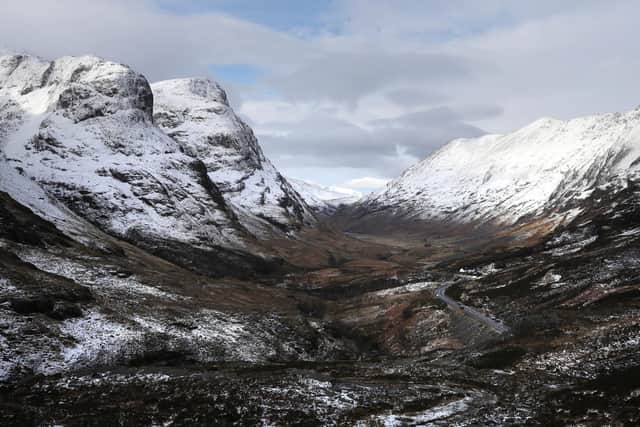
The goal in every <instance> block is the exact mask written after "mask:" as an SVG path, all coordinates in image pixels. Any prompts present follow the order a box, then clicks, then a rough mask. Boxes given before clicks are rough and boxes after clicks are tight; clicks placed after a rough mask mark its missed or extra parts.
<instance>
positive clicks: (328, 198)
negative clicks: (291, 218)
mask: <svg viewBox="0 0 640 427" xmlns="http://www.w3.org/2000/svg"><path fill="white" fill-rule="evenodd" d="M287 179H288V181H289V183H290V184H291V186H292V187H293V188H294V190H296V191H297V192H298V194H300V196H302V198H303V199H304V201H305V202H306V203H307V204H308V205H309V206H310V207H311V208H313V209H314V210H316V211H318V212H325V213H332V212H333V211H335V210H336V209H337V208H338V207H340V206H343V205H351V204H353V203H356V202H357V201H358V200H360V199H361V198H362V193H360V192H359V191H356V190H351V189H349V188H343V187H336V186H329V187H325V186H322V185H318V184H314V183H312V182H308V181H304V180H302V179H295V178H287Z"/></svg>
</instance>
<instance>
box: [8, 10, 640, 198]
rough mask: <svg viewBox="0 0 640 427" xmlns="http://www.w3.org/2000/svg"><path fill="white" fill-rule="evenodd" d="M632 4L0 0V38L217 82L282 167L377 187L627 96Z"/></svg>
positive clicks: (631, 83)
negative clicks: (536, 124) (464, 148)
mask: <svg viewBox="0 0 640 427" xmlns="http://www.w3.org/2000/svg"><path fill="white" fill-rule="evenodd" d="M638 17H640V2H638V1H635V0H608V1H606V2H605V1H599V0H563V1H557V0H553V1H552V0H538V1H535V2H524V1H522V2H521V1H507V0H483V1H477V0H313V1H311V0H309V1H301V0H270V1H264V0H109V1H105V0H102V1H98V0H56V1H55V2H54V1H50V0H3V1H2V11H1V13H0V48H4V49H9V50H12V51H21V52H27V53H32V54H36V55H39V56H42V57H45V58H49V59H53V58H56V57H59V56H63V55H83V54H95V55H98V56H101V57H105V58H107V59H110V60H115V61H118V62H122V63H125V64H127V65H130V66H131V67H133V68H134V69H136V70H137V71H139V72H141V73H143V74H144V75H145V76H147V78H148V79H149V80H150V81H152V82H153V81H157V80H163V79H168V78H177V77H189V76H205V77H207V76H208V77H211V78H213V79H216V80H218V81H219V82H220V83H221V84H222V85H223V87H225V89H226V90H227V92H228V95H229V98H230V100H231V103H232V106H233V107H234V109H235V110H236V112H237V113H238V114H239V115H240V116H241V117H242V118H243V119H244V120H245V121H247V123H248V124H250V125H251V126H252V127H253V129H254V131H255V132H256V135H257V136H258V139H259V141H260V144H261V145H262V147H263V150H264V152H265V154H266V155H267V156H268V157H269V158H270V159H271V160H272V161H273V163H274V164H275V165H276V166H277V167H278V168H279V169H280V170H281V172H283V174H285V175H287V176H291V177H296V178H301V179H306V180H309V181H312V182H316V183H319V184H325V185H338V186H343V187H349V188H353V189H357V190H360V191H365V192H366V191H371V190H375V189H376V188H380V187H381V186H383V185H384V183H385V182H387V181H388V180H389V179H392V178H395V177H397V176H398V175H399V174H401V173H402V171H403V170H404V169H406V168H407V167H409V166H411V165H412V164H414V163H416V162H417V161H419V160H421V159H423V158H425V157H426V156H428V155H429V154H430V153H432V152H433V151H434V150H436V149H438V148H439V147H441V146H442V145H443V144H445V143H446V142H448V141H450V140H451V139H454V138H460V137H474V136H478V135H482V134H484V133H505V132H510V131H513V130H515V129H517V128H519V127H522V126H524V125H526V124H527V123H529V122H531V121H534V120H536V119H538V118H540V117H555V118H560V119H569V118H572V117H577V116H581V115H590V114H598V113H604V112H614V111H626V110H630V109H633V108H635V107H637V106H638V105H640V85H638V84H637V78H638V75H640V48H639V47H638V43H637V40H638V30H637V19H638Z"/></svg>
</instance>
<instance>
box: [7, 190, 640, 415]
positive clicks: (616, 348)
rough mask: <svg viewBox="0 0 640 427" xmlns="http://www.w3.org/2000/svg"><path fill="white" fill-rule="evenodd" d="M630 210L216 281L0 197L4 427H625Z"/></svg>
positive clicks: (335, 239) (335, 241) (633, 243)
mask: <svg viewBox="0 0 640 427" xmlns="http://www.w3.org/2000/svg"><path fill="white" fill-rule="evenodd" d="M625 212H627V213H625ZM634 212H635V209H631V207H629V209H628V210H625V204H624V203H621V204H619V205H618V207H617V209H616V211H615V213H616V215H617V218H618V219H617V220H616V221H617V222H616V221H612V220H611V219H610V218H609V217H607V215H608V214H607V213H606V212H605V213H602V215H604V217H591V218H588V219H587V218H580V220H579V221H578V222H576V224H577V225H575V226H572V227H567V228H566V229H563V230H559V231H558V232H557V233H556V234H555V235H553V236H551V237H550V238H548V239H545V240H541V241H540V242H539V243H538V244H536V245H532V246H528V247H524V248H523V247H518V246H513V247H506V248H501V249H492V250H487V251H484V252H476V253H474V254H466V255H465V256H464V257H460V256H451V257H448V258H446V257H443V255H442V253H437V252H438V250H437V249H438V245H441V247H442V248H443V252H447V253H449V252H453V251H454V250H455V247H454V245H453V243H452V241H449V240H447V241H442V242H440V243H439V242H438V241H437V240H434V241H433V242H432V245H431V247H429V248H428V250H427V249H425V248H424V247H422V248H420V247H416V246H412V247H404V246H402V245H391V244H389V242H387V244H382V243H383V242H382V241H380V240H377V241H376V238H375V236H373V237H371V238H369V239H367V240H364V241H362V240H354V239H353V238H352V237H345V236H344V235H341V234H340V233H338V232H332V231H331V230H322V229H316V230H308V231H306V232H304V233H303V234H302V235H301V238H300V239H298V240H292V241H282V242H270V243H269V244H271V245H272V247H273V248H277V250H279V251H280V254H281V255H283V256H286V257H285V259H287V260H288V261H287V262H288V263H289V264H290V266H291V269H292V270H291V271H290V272H286V273H284V274H276V275H270V276H262V277H256V278H255V279H237V278H224V279H212V278H210V277H206V276H202V275H198V274H196V273H193V272H190V271H188V270H186V269H183V268H181V267H177V266H175V265H174V264H171V263H170V262H167V261H165V260H162V259H159V258H156V257H154V256H152V255H149V254H148V253H146V252H144V251H141V250H139V249H137V248H136V247H135V246H132V245H129V244H125V243H123V242H119V241H116V240H113V239H112V240H110V239H109V238H108V237H104V240H103V241H102V243H103V244H104V245H103V247H98V248H89V247H87V246H84V245H80V244H77V243H75V242H73V241H71V240H70V239H68V238H66V237H65V236H64V235H62V234H61V233H60V232H59V231H58V230H56V229H55V227H52V226H51V225H50V224H48V223H46V222H45V221H42V220H40V219H38V218H37V217H36V216H33V215H30V214H29V212H28V211H25V210H24V208H22V207H20V206H19V205H18V204H15V203H13V202H11V201H10V200H8V199H5V200H4V203H3V204H2V210H1V211H0V214H2V218H3V222H2V223H1V225H2V226H0V233H1V234H0V277H2V279H0V313H1V314H2V317H1V319H2V320H1V323H0V349H1V350H2V359H1V360H0V370H1V372H2V374H3V378H4V381H3V382H1V383H0V424H2V425H69V426H73V425H361V426H367V425H371V426H377V425H391V426H395V425H459V426H465V425H566V424H577V425H605V424H611V425H637V424H638V423H640V409H639V408H640V380H639V378H640V356H639V355H640V351H639V350H640V287H639V285H638V283H639V282H638V279H640V252H639V250H638V243H639V239H640V232H638V230H637V227H636V226H635V224H636V223H637V221H636V220H635V218H634V217H633V215H635V213H634ZM625 215H627V216H626V217H625ZM17 230H27V231H26V232H16V231H17ZM274 250H276V249H274ZM430 253H436V255H435V256H430ZM287 254H289V255H287ZM443 258H445V259H444V260H443ZM305 265H306V266H307V267H306V268H304V266H305Z"/></svg>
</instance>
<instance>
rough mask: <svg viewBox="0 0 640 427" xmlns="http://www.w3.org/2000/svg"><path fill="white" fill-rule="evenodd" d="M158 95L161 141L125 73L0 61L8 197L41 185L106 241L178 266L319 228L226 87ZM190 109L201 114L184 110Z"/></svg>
mask: <svg viewBox="0 0 640 427" xmlns="http://www.w3.org/2000/svg"><path fill="white" fill-rule="evenodd" d="M170 88H172V89H174V90H169V89H170ZM157 90H158V92H159V98H160V100H161V102H160V103H161V106H160V107H159V108H158V110H159V114H158V115H157V117H158V122H159V123H160V124H161V125H162V129H161V128H160V127H158V126H157V125H156V124H155V123H154V119H153V110H154V95H153V93H152V89H151V87H150V85H149V84H148V82H147V80H146V79H145V78H144V77H143V76H142V75H140V74H138V73H136V72H134V71H133V70H131V69H129V68H128V67H126V66H124V65H120V64H116V63H113V62H109V61H105V60H102V59H99V58H95V57H66V58H60V59H57V60H55V61H52V62H49V61H44V60H41V59H39V58H35V57H31V56H21V55H18V56H4V57H1V58H0V129H2V131H1V133H0V153H1V155H2V158H1V160H0V161H1V166H2V167H1V169H2V170H3V172H2V174H3V177H2V181H4V182H5V184H4V187H5V188H4V190H5V191H12V189H13V191H16V190H17V189H19V188H21V187H24V185H23V184H24V179H23V178H27V179H31V180H34V181H35V182H36V183H37V184H38V185H40V186H41V187H42V188H43V189H44V190H45V191H46V193H48V195H51V196H53V198H54V199H55V200H57V201H58V202H62V204H63V205H64V206H66V207H67V208H69V209H71V211H73V212H74V213H75V214H76V215H78V216H80V217H82V218H85V219H87V220H88V221H90V222H91V223H93V224H95V225H97V226H98V227H99V228H101V229H102V230H104V231H107V232H108V233H110V234H112V235H115V236H118V237H123V238H126V239H128V240H130V241H132V242H135V243H137V244H139V245H141V246H143V247H146V248H151V249H153V250H154V251H156V252H157V253H160V254H162V255H163V256H167V257H170V258H172V257H174V256H175V257H177V258H178V260H179V258H180V257H182V253H183V252H184V250H185V248H189V249H194V250H197V251H205V252H206V251H209V250H211V249H216V250H218V249H219V248H224V249H225V250H227V249H230V250H232V251H237V250H245V249H246V248H247V244H248V242H251V241H252V240H253V239H254V237H255V236H254V235H255V234H258V232H259V233H260V235H261V236H262V235H265V234H269V233H282V232H283V231H284V232H289V231H291V230H295V229H297V228H299V227H301V226H303V225H305V224H310V223H312V222H313V220H314V219H313V216H312V215H311V214H310V213H309V211H308V208H307V207H306V205H305V204H304V203H303V202H302V201H301V200H300V199H299V198H298V197H297V194H296V193H295V192H294V191H292V190H291V189H290V187H289V185H288V183H287V182H286V180H284V179H283V178H282V177H281V176H280V175H279V174H278V172H277V171H276V170H275V168H273V166H272V165H271V164H270V163H269V162H268V160H266V159H265V157H264V155H263V154H262V152H261V150H260V147H259V146H258V144H257V141H256V140H255V137H254V136H253V133H252V132H251V130H250V129H249V128H248V126H246V125H245V124H244V123H242V122H241V121H240V120H239V119H238V118H237V117H236V116H235V115H234V114H233V111H232V110H231V108H230V107H229V106H228V104H227V102H226V96H225V95H224V92H223V91H222V90H221V89H220V88H219V87H218V86H217V85H215V84H214V83H211V82H208V81H206V80H195V79H194V80H184V81H179V82H178V83H175V84H174V85H173V86H172V85H171V84H168V83H161V84H158V85H157ZM190 101H193V102H200V104H198V105H191V107H189V108H186V107H185V103H189V102H190ZM172 126H173V127H172ZM163 129H165V130H167V131H168V132H170V133H171V136H169V135H167V134H166V133H165V131H164V130H163ZM9 169H11V170H12V171H11V172H10V171H9ZM13 170H15V171H17V172H18V174H17V175H16V173H14V172H13ZM9 174H11V176H9ZM18 175H21V176H22V177H23V178H19V177H18ZM17 179H18V180H19V179H22V181H23V184H21V185H16V184H15V181H16V180H17ZM10 182H13V184H11V185H9V183H10ZM0 185H1V184H0ZM18 191H19V190H18ZM178 255H179V256H178ZM199 257H200V258H199V259H200V261H207V260H206V258H207V257H206V253H205V254H204V255H203V254H199ZM187 258H188V257H186V258H185V259H184V260H183V261H184V262H187V261H188V260H187ZM227 258H228V257H227ZM231 258H234V257H231ZM227 260H230V259H227ZM198 263H199V264H204V265H206V264H212V263H213V262H212V260H211V259H209V260H208V261H207V262H203V263H200V262H198Z"/></svg>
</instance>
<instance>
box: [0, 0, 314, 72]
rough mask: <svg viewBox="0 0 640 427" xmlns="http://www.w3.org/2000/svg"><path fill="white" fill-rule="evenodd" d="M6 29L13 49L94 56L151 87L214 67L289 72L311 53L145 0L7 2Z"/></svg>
mask: <svg viewBox="0 0 640 427" xmlns="http://www.w3.org/2000/svg"><path fill="white" fill-rule="evenodd" d="M0 24H1V25H0V40H2V42H1V43H2V44H5V45H6V46H7V47H9V48H14V49H21V50H26V51H28V52H31V53H34V54H37V55H40V56H43V57H47V58H55V57H59V56H63V55H81V54H96V55H99V56H103V57H107V58H109V59H113V60H117V61H120V62H124V63H126V64H129V65H131V66H132V67H134V68H135V69H137V70H138V71H140V72H142V73H144V74H145V75H146V76H147V77H148V78H149V79H151V80H160V79H166V78H171V77H181V76H187V75H194V74H195V75H202V74H208V72H209V71H208V67H209V66H210V65H211V64H257V65H262V66H266V67H270V68H273V69H281V70H285V69H287V67H291V66H292V65H295V64H297V63H299V61H301V60H303V59H304V58H305V56H306V55H307V54H310V53H311V49H310V47H309V46H308V43H306V42H304V41H301V40H298V39H297V38H295V37H292V36H290V35H288V34H286V33H281V32H278V31H274V30H272V29H269V28H267V27H265V26H261V25H257V24H253V23H251V22H248V21H243V20H240V19H237V18H234V17H232V16H229V15H225V14H222V13H213V12H204V13H201V14H185V15H179V14H173V13H170V12H168V11H166V10H163V9H160V8H158V7H156V6H155V5H154V3H152V2H150V1H143V0H126V1H125V0H110V1H108V2H105V1H98V0H57V1H55V2H50V1H41V0H40V1H39V0H20V1H8V2H3V5H2V16H1V17H0ZM294 63H295V64H294Z"/></svg>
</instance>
